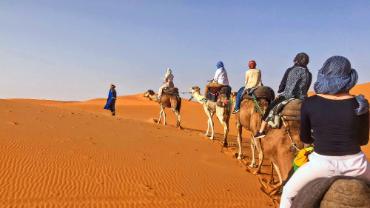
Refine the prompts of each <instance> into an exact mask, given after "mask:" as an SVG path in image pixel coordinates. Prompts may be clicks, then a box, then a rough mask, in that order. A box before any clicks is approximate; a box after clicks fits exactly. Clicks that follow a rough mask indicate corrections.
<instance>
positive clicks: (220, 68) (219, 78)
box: [204, 61, 229, 97]
mask: <svg viewBox="0 0 370 208" xmlns="http://www.w3.org/2000/svg"><path fill="white" fill-rule="evenodd" d="M216 67H217V70H216V73H215V76H214V78H213V80H211V82H210V83H209V84H208V85H206V88H205V92H204V95H205V96H206V97H207V95H208V89H209V88H210V87H221V86H229V79H228V77H227V72H226V69H225V67H224V63H223V62H222V61H219V62H217V64H216Z"/></svg>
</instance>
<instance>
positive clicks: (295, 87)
mask: <svg viewBox="0 0 370 208" xmlns="http://www.w3.org/2000/svg"><path fill="white" fill-rule="evenodd" d="M293 62H294V65H293V66H292V67H291V68H288V69H287V70H286V72H285V74H284V77H283V79H282V80H281V84H280V86H279V91H278V92H279V93H280V95H279V96H278V97H276V98H275V100H273V101H272V102H271V103H270V105H269V106H268V108H267V109H266V112H265V114H264V115H263V117H262V124H261V128H260V130H259V131H258V132H257V133H256V135H254V137H255V138H257V139H258V138H263V137H265V135H266V134H265V128H266V126H267V119H268V115H269V113H270V111H271V110H272V109H273V108H274V107H275V106H276V105H278V104H279V103H281V102H283V101H284V100H287V99H290V98H296V99H301V100H303V99H305V98H306V97H307V92H308V90H309V88H310V85H311V81H312V74H311V72H310V71H309V70H308V68H307V65H308V63H309V57H308V55H307V54H306V53H298V54H297V55H296V56H295V58H294V60H293Z"/></svg>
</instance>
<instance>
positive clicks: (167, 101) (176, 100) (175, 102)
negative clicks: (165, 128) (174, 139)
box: [144, 90, 181, 128]
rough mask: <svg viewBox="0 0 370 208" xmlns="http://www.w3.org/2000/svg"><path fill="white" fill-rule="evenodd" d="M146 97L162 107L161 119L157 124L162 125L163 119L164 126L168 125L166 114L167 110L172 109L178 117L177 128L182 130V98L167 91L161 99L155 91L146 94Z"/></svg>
mask: <svg viewBox="0 0 370 208" xmlns="http://www.w3.org/2000/svg"><path fill="white" fill-rule="evenodd" d="M144 97H146V98H148V99H150V100H153V101H156V102H158V103H159V106H160V112H159V118H158V121H157V123H158V124H160V123H161V120H162V117H163V124H164V125H166V124H167V123H166V112H165V108H171V109H172V111H173V112H174V113H175V115H176V127H178V128H181V124H180V122H181V116H180V110H181V98H180V96H179V95H178V93H177V94H176V93H175V94H168V93H166V92H165V91H163V93H162V96H161V98H160V99H159V98H158V95H157V94H156V93H154V91H153V90H148V91H146V92H145V93H144Z"/></svg>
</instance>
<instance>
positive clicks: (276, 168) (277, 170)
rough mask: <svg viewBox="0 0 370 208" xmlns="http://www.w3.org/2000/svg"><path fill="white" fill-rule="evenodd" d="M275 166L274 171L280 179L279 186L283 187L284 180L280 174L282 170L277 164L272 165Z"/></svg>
mask: <svg viewBox="0 0 370 208" xmlns="http://www.w3.org/2000/svg"><path fill="white" fill-rule="evenodd" d="M272 164H273V165H274V169H275V171H276V173H277V175H278V178H279V183H278V186H281V185H282V184H283V178H282V177H281V172H280V168H279V166H277V165H276V164H275V163H272Z"/></svg>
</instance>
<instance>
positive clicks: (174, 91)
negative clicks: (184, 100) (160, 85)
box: [163, 87, 179, 96]
mask: <svg viewBox="0 0 370 208" xmlns="http://www.w3.org/2000/svg"><path fill="white" fill-rule="evenodd" d="M163 94H166V95H174V96H179V89H178V88H176V87H166V88H164V89H163Z"/></svg>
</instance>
